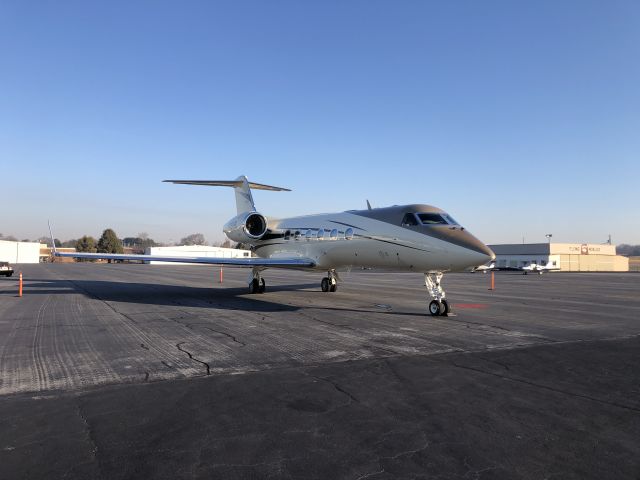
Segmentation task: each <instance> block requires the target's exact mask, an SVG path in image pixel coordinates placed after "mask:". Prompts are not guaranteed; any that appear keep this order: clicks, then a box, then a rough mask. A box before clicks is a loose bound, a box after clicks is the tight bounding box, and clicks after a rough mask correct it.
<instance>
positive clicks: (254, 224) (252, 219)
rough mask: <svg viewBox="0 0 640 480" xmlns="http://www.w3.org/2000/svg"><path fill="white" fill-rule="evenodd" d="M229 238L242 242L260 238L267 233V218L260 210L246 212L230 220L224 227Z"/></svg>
mask: <svg viewBox="0 0 640 480" xmlns="http://www.w3.org/2000/svg"><path fill="white" fill-rule="evenodd" d="M223 231H224V233H225V235H226V236H227V237H229V239H231V240H233V241H235V242H240V243H251V242H252V241H254V240H260V239H261V238H262V237H263V236H264V235H265V233H267V219H266V218H265V217H264V215H261V214H260V213H258V212H246V213H242V214H240V215H238V216H237V217H235V218H232V219H231V220H229V221H228V222H227V223H226V225H225V226H224V228H223Z"/></svg>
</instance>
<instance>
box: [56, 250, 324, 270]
mask: <svg viewBox="0 0 640 480" xmlns="http://www.w3.org/2000/svg"><path fill="white" fill-rule="evenodd" d="M53 255H54V256H55V257H71V258H86V259H87V260H135V261H144V262H176V263H202V264H205V265H229V266H237V267H272V268H294V267H295V268H300V267H307V268H313V267H314V266H315V265H316V264H315V262H314V261H313V260H311V259H310V258H294V257H292V258H256V257H252V258H221V257H168V256H162V255H134V254H132V255H126V254H121V253H66V252H57V251H54V253H53Z"/></svg>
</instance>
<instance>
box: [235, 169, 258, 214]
mask: <svg viewBox="0 0 640 480" xmlns="http://www.w3.org/2000/svg"><path fill="white" fill-rule="evenodd" d="M233 190H234V191H235V192H236V209H237V210H238V215H240V214H241V213H245V212H255V211H256V206H255V204H254V203H253V195H251V188H249V180H247V177H245V176H244V175H242V176H240V177H238V178H236V183H235V185H234V186H233Z"/></svg>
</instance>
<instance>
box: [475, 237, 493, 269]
mask: <svg viewBox="0 0 640 480" xmlns="http://www.w3.org/2000/svg"><path fill="white" fill-rule="evenodd" d="M478 243H479V244H480V245H478V247H479V248H478V253H479V254H480V255H481V256H482V260H481V262H482V263H480V265H482V264H485V263H487V262H492V261H494V260H495V259H496V254H495V253H493V250H491V249H490V248H489V247H487V246H486V245H485V244H484V243H482V242H480V241H478Z"/></svg>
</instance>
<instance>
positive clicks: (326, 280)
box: [320, 277, 335, 292]
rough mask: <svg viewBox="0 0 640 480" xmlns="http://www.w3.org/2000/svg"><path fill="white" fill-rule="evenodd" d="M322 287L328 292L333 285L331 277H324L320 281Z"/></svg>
mask: <svg viewBox="0 0 640 480" xmlns="http://www.w3.org/2000/svg"><path fill="white" fill-rule="evenodd" d="M320 288H321V289H322V291H323V292H328V291H329V290H330V289H331V285H329V278H328V277H324V278H323V279H322V281H321V282H320ZM333 291H334V292H335V290H333Z"/></svg>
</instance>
